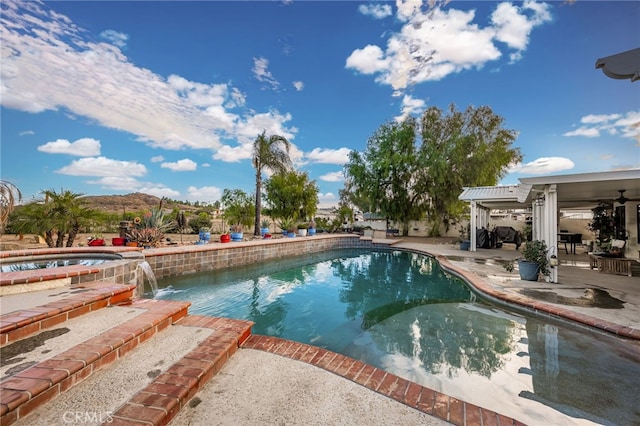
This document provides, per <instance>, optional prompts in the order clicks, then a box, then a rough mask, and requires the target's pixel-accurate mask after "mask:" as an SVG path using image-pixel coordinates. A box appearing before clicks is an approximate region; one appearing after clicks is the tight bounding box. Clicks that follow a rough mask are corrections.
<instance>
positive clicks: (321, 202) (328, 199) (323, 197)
mask: <svg viewBox="0 0 640 426" xmlns="http://www.w3.org/2000/svg"><path fill="white" fill-rule="evenodd" d="M336 204H338V197H337V196H336V195H335V194H334V193H332V192H327V193H325V194H322V193H321V194H318V207H334V206H335V205H336Z"/></svg>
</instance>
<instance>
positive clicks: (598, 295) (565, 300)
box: [520, 288, 624, 309]
mask: <svg viewBox="0 0 640 426" xmlns="http://www.w3.org/2000/svg"><path fill="white" fill-rule="evenodd" d="M520 292H521V293H522V294H524V295H525V296H531V297H533V298H535V299H538V300H544V301H546V302H551V303H558V304H562V305H569V306H584V307H586V308H602V309H622V308H624V301H622V300H620V299H617V298H615V297H613V296H611V295H610V294H609V293H608V292H606V291H604V290H600V289H597V288H588V289H586V290H585V291H584V296H582V297H567V296H562V295H559V294H557V293H554V292H553V291H540V290H534V289H529V288H525V289H522V290H521V291H520Z"/></svg>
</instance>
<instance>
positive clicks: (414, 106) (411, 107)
mask: <svg viewBox="0 0 640 426" xmlns="http://www.w3.org/2000/svg"><path fill="white" fill-rule="evenodd" d="M425 104H426V102H425V101H423V100H422V99H415V98H413V97H412V96H411V95H404V96H403V97H402V114H400V115H399V116H397V117H395V120H396V121H398V122H400V121H404V119H405V118H407V117H409V116H411V115H414V116H415V115H420V114H421V113H422V112H423V111H424V107H425Z"/></svg>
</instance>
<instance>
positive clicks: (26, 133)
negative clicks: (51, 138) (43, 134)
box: [18, 130, 36, 136]
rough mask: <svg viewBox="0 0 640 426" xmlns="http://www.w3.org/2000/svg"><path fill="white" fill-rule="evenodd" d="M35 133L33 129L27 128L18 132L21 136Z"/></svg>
mask: <svg viewBox="0 0 640 426" xmlns="http://www.w3.org/2000/svg"><path fill="white" fill-rule="evenodd" d="M35 134H36V132H34V131H33V130H25V131H24V132H20V133H18V135H20V136H33V135H35Z"/></svg>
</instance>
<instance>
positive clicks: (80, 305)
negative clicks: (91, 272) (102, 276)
mask: <svg viewBox="0 0 640 426" xmlns="http://www.w3.org/2000/svg"><path fill="white" fill-rule="evenodd" d="M135 289H136V286H135V285H123V284H114V283H104V282H95V283H87V284H82V285H78V286H74V287H73V291H74V292H78V293H76V294H73V295H71V296H69V297H66V298H64V299H61V300H57V301H54V302H49V303H46V304H44V305H41V306H37V307H34V308H30V309H24V310H19V311H14V312H9V313H6V314H3V315H0V347H3V346H5V345H7V344H9V343H13V342H16V341H18V340H20V339H24V338H25V337H29V336H32V335H34V334H36V333H39V332H40V331H42V330H45V329H47V328H50V327H54V326H56V325H60V324H62V323H63V322H65V321H67V320H70V319H72V318H76V317H78V316H80V315H83V314H86V313H89V312H92V311H95V310H97V309H101V308H104V307H107V306H112V305H117V304H120V303H123V302H126V301H129V300H131V299H132V297H133V294H134V291H135Z"/></svg>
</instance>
